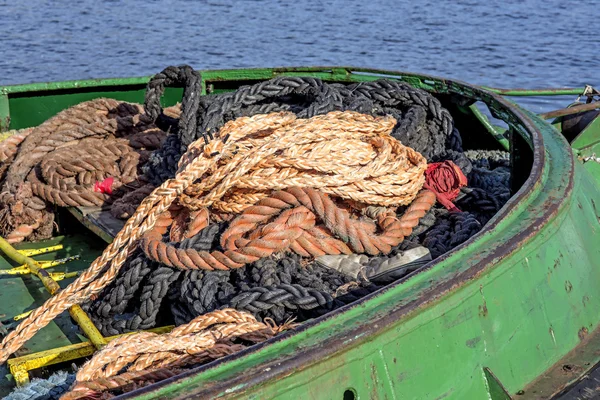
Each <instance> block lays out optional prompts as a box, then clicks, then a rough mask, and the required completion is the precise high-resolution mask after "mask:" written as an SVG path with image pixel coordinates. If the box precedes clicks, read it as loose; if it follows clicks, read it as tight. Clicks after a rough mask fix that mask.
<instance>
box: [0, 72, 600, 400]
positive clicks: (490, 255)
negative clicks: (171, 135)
mask: <svg viewBox="0 0 600 400" xmlns="http://www.w3.org/2000/svg"><path fill="white" fill-rule="evenodd" d="M276 75H301V76H315V77H319V78H321V79H324V80H328V81H342V82H354V81H362V80H373V79H378V78H380V77H381V76H382V75H385V76H386V77H391V78H398V79H403V80H405V81H407V82H409V83H411V84H412V85H414V86H417V87H421V88H423V89H426V90H429V91H431V92H434V93H438V94H440V95H441V96H447V97H451V96H452V97H454V98H456V99H457V102H458V103H460V107H462V108H461V109H464V110H468V109H469V108H468V106H469V105H470V104H471V103H472V102H473V101H481V102H483V103H485V104H487V105H488V107H489V108H490V109H491V111H492V113H493V114H494V115H495V116H496V117H498V118H501V119H503V120H504V121H505V122H506V123H508V125H509V129H508V131H506V132H502V131H501V130H495V131H493V128H492V133H494V132H495V133H496V135H495V136H496V138H497V139H498V140H499V141H500V143H504V145H506V146H509V147H510V150H511V152H512V154H513V157H512V160H513V166H514V167H515V169H517V172H519V171H518V168H523V173H522V174H521V176H519V174H518V173H517V174H516V176H515V177H514V178H513V180H514V182H513V184H514V185H515V187H517V186H520V185H521V184H522V186H520V189H519V190H518V191H517V192H516V194H515V195H514V196H513V197H512V198H511V200H510V201H509V202H508V203H507V204H506V205H505V206H504V208H503V209H502V210H501V211H500V212H499V213H498V214H497V215H496V217H495V218H494V219H493V220H492V221H490V222H489V223H488V225H487V226H486V229H484V230H483V231H482V232H480V233H479V234H478V235H476V236H475V237H473V238H471V239H470V240H469V241H468V242H466V243H464V244H463V245H461V246H460V247H458V248H456V249H455V250H454V251H452V252H450V253H448V254H446V255H444V256H442V257H440V258H438V259H436V260H435V262H433V263H431V264H430V265H427V266H425V267H424V268H423V269H421V270H419V271H417V272H415V273H413V274H412V275H410V276H408V277H406V278H404V279H402V280H400V281H397V282H395V283H394V284H392V285H390V286H388V287H386V288H385V289H384V290H381V291H379V292H377V293H374V294H373V295H371V296H368V297H366V298H364V299H362V300H361V301H359V302H356V303H354V304H352V305H351V306H347V307H344V308H342V309H339V310H336V311H335V312H333V313H330V314H328V315H326V316H324V317H322V318H320V319H318V320H315V321H311V322H309V323H306V324H304V325H303V326H301V327H300V328H299V329H297V330H295V331H293V332H288V333H286V334H284V335H281V336H279V337H277V338H275V339H273V340H270V341H268V342H266V343H263V344H261V345H257V346H253V347H251V348H249V349H247V350H245V351H243V352H240V353H238V354H235V355H232V356H229V357H226V358H223V359H221V360H218V361H215V362H213V363H211V364H207V365H205V366H202V367H199V368H197V369H194V370H191V371H188V372H186V373H185V374H183V375H180V376H178V377H175V378H172V379H169V380H167V381H163V382H160V383H158V384H154V385H151V386H148V387H145V388H143V389H140V390H138V391H136V392H132V393H129V394H127V395H125V396H123V397H138V398H184V397H185V398H188V397H197V398H217V397H228V398H237V397H240V398H261V399H262V398H289V399H296V398H311V399H331V398H340V399H342V398H343V399H352V398H361V399H367V398H390V399H395V398H402V399H413V398H414V399H442V398H452V399H494V400H495V399H507V398H510V397H512V396H519V398H547V397H548V396H550V395H552V394H554V393H557V392H558V391H560V390H561V388H563V387H564V386H565V385H567V384H569V383H570V382H572V381H574V380H575V379H576V378H578V377H579V376H580V375H581V374H582V373H583V372H585V371H586V370H588V369H590V368H591V367H592V366H593V365H594V364H596V363H597V362H598V361H600V352H598V351H597V350H598V348H600V345H598V344H597V343H596V342H597V341H598V340H596V337H597V336H598V333H597V332H596V331H597V329H598V327H599V323H600V313H599V312H598V310H600V296H599V295H598V293H599V290H598V289H599V287H600V263H599V260H600V236H599V235H598V231H599V229H600V168H599V166H600V165H596V164H597V163H594V162H591V163H590V162H587V163H585V164H584V163H582V162H581V161H579V159H578V156H583V155H585V154H588V153H589V154H591V152H592V151H593V150H595V149H596V147H597V146H598V141H599V140H600V129H599V128H598V127H597V126H596V125H594V126H590V127H588V129H586V130H585V131H584V132H583V133H582V134H581V135H580V137H579V139H578V140H579V143H585V145H584V146H581V147H580V148H577V146H574V147H575V148H572V147H571V146H570V145H569V143H567V141H566V140H565V139H564V138H563V136H562V135H561V134H560V133H559V132H558V131H557V130H556V129H555V128H554V127H553V126H552V125H550V124H548V123H547V122H545V121H543V120H542V119H540V118H539V117H537V116H536V115H534V114H532V113H530V112H527V111H525V110H523V109H521V108H519V107H518V106H516V105H515V104H513V103H511V102H509V101H508V100H506V99H505V98H503V97H502V96H501V95H499V94H497V93H494V92H493V91H491V90H485V89H483V88H480V87H476V86H472V85H468V84H464V83H461V82H457V81H453V80H448V79H440V78H435V77H429V76H422V75H416V74H406V73H398V72H391V71H374V70H357V69H353V70H350V69H348V68H307V69H302V68H288V69H259V70H232V71H206V72H204V74H203V79H204V82H203V88H204V90H205V92H206V91H207V92H209V93H215V92H219V91H223V90H231V89H233V88H235V87H237V86H239V85H241V84H247V83H252V82H254V81H257V80H263V79H268V78H271V77H273V76H276ZM146 81H147V78H135V79H123V80H118V79H113V80H100V81H86V82H64V83H57V84H40V85H23V86H15V87H6V88H0V118H3V119H2V120H3V121H4V127H5V128H7V127H8V126H9V125H10V128H13V129H14V128H23V127H26V126H32V125H36V124H38V123H40V122H41V121H43V120H45V119H47V118H48V117H49V116H51V115H53V114H55V113H56V112H58V111H60V110H61V109H64V108H66V107H68V106H70V105H72V104H76V103H78V102H81V101H84V100H88V99H91V98H95V97H99V96H107V97H114V98H117V99H123V100H129V101H137V102H141V101H142V99H143V92H144V84H145V82H146ZM180 96H181V91H180V90H178V89H170V90H168V92H167V95H166V97H165V104H172V103H174V102H175V101H177V100H179V99H180ZM467 100H470V101H467ZM7 117H10V120H8V119H7ZM573 143H576V141H574V142H573ZM528 170H530V173H529V174H527V173H525V171H528ZM565 360H569V364H568V365H569V368H568V371H567V370H565V369H564V368H563V366H564V365H565V364H564V362H566V361H565ZM560 371H562V374H561V372H560ZM550 378H551V379H550Z"/></svg>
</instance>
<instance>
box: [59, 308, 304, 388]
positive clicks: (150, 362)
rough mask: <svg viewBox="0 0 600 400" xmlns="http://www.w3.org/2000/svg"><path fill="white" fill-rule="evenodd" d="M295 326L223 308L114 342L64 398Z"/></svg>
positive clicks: (194, 360)
mask: <svg viewBox="0 0 600 400" xmlns="http://www.w3.org/2000/svg"><path fill="white" fill-rule="evenodd" d="M290 327H293V325H292V324H286V325H284V326H281V327H277V326H275V325H273V324H271V325H267V324H265V323H262V322H258V321H257V320H256V318H254V317H253V316H252V315H251V314H248V313H245V312H241V311H236V310H232V309H224V310H219V311H213V312H210V313H207V314H204V315H202V316H199V317H197V318H195V319H194V320H193V321H191V322H190V323H188V324H186V325H183V326H180V327H178V328H175V329H173V330H172V331H171V332H170V333H167V334H162V335H159V334H155V333H149V332H141V333H137V334H133V335H128V336H123V337H120V338H118V339H115V340H113V341H111V342H110V343H109V344H108V345H106V346H105V347H104V348H103V349H102V350H100V351H98V352H97V353H96V354H95V355H94V356H93V357H92V359H91V360H90V361H88V362H87V363H86V364H84V365H83V366H82V367H81V368H80V369H79V371H78V372H77V375H76V379H77V384H76V385H75V387H74V388H73V391H72V393H71V394H68V395H65V396H64V397H63V399H70V398H77V396H79V394H78V392H82V391H86V390H89V389H94V390H97V389H99V387H98V386H99V382H98V379H102V378H109V377H112V376H115V375H117V374H118V373H123V372H125V373H132V372H133V373H135V372H143V371H146V372H148V371H152V370H155V369H163V368H175V367H176V368H181V367H185V366H187V365H190V364H198V363H200V362H203V361H206V360H210V359H214V358H219V357H222V356H224V355H227V354H231V352H233V351H239V350H241V349H242V348H243V346H241V345H240V344H236V343H234V341H235V340H239V339H241V340H243V341H245V342H250V343H259V342H262V341H265V340H267V339H269V338H271V337H273V336H275V335H276V334H277V333H279V332H281V331H282V330H285V329H289V328H290ZM129 378H130V379H131V377H129ZM94 380H96V381H95V382H93V381H94ZM87 381H92V383H91V385H89V384H87V385H86V384H85V383H84V382H87ZM105 382H106V381H105ZM106 386H109V385H106ZM106 386H105V388H107V387H106Z"/></svg>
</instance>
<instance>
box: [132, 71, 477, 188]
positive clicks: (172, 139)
mask: <svg viewBox="0 0 600 400" xmlns="http://www.w3.org/2000/svg"><path fill="white" fill-rule="evenodd" d="M190 69H191V68H190V67H187V66H183V67H169V68H167V69H165V70H164V71H162V72H161V73H160V74H157V75H156V76H155V77H154V78H153V79H152V80H151V81H150V82H149V84H148V88H149V89H148V92H147V95H146V102H145V107H146V109H147V110H148V111H147V112H148V115H149V117H150V118H151V119H152V120H156V124H157V125H158V126H160V127H161V128H163V129H165V130H166V129H170V131H171V132H172V133H173V134H172V135H169V137H168V138H167V140H166V141H165V143H164V144H163V147H162V148H161V149H160V151H158V152H156V153H155V154H154V155H153V156H152V158H151V159H150V162H149V163H148V164H146V166H145V169H144V171H145V174H146V176H147V178H148V179H149V180H150V181H152V182H153V183H154V184H159V183H161V182H162V181H164V180H165V179H167V178H170V177H172V176H173V175H174V173H175V170H176V168H177V161H178V160H179V158H180V157H181V154H182V153H183V152H184V151H185V149H186V148H187V145H189V144H190V143H191V142H192V141H194V140H196V139H198V138H200V137H204V138H205V140H209V138H212V136H213V134H214V133H216V131H217V130H218V129H220V128H221V127H222V126H223V125H224V124H225V123H226V122H227V121H231V120H234V119H236V118H239V117H242V116H253V115H256V114H265V113H270V112H275V111H291V112H294V113H295V114H296V115H297V116H298V117H299V118H311V117H313V116H315V115H322V114H326V113H328V112H330V111H336V110H339V111H357V112H361V113H366V114H370V115H392V116H393V117H394V118H396V119H397V121H398V123H397V125H396V127H395V128H394V130H393V132H392V136H393V137H395V138H396V139H399V140H400V141H401V142H402V143H403V144H405V145H407V146H409V147H411V148H413V149H415V150H416V151H418V152H420V153H421V154H423V155H424V156H425V158H427V160H429V161H438V160H441V159H447V158H448V157H450V158H452V157H454V158H456V159H459V158H460V154H462V139H461V137H460V134H459V133H458V130H456V129H455V128H454V124H453V122H452V117H451V116H450V113H449V112H448V111H447V110H446V109H445V108H443V107H442V105H441V103H440V102H439V100H437V99H436V98H435V97H433V96H432V95H431V94H429V93H427V92H426V91H424V90H420V89H416V88H414V87H412V86H410V85H408V84H406V83H403V82H396V81H391V80H387V79H381V80H378V81H374V82H362V83H357V84H351V85H348V86H344V85H342V84H328V83H325V82H323V81H321V80H319V79H316V78H303V77H285V76H284V77H278V78H274V79H271V80H269V81H264V82H259V83H257V84H255V85H252V86H242V87H240V88H238V89H237V90H236V91H234V92H229V93H224V94H219V95H212V96H204V97H202V98H201V99H200V98H199V97H200V96H199V91H198V88H197V87H196V86H194V87H193V88H190V87H189V86H185V87H186V89H185V90H184V94H183V99H182V117H181V120H180V121H179V122H178V123H177V124H176V123H175V121H174V120H172V119H171V120H169V121H168V123H166V124H165V123H164V122H161V120H162V121H165V120H166V118H164V117H163V116H162V114H161V113H160V110H161V108H160V96H161V95H162V93H163V92H164V88H165V86H167V85H169V84H186V83H187V84H188V85H196V82H197V76H199V75H197V73H196V74H193V73H192V72H190ZM192 114H194V115H192ZM175 126H177V129H174V127H175ZM446 147H448V151H449V152H450V153H452V152H454V153H459V154H458V155H457V154H454V153H452V154H451V155H450V156H448V157H445V156H446V153H447V152H448V151H447V150H446ZM459 166H461V168H463V167H464V168H466V169H467V171H466V172H469V171H468V170H469V169H470V165H468V160H466V158H463V159H461V161H460V164H459Z"/></svg>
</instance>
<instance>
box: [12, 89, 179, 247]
mask: <svg viewBox="0 0 600 400" xmlns="http://www.w3.org/2000/svg"><path fill="white" fill-rule="evenodd" d="M170 112H173V110H170ZM165 136H166V133H165V132H162V131H161V130H160V129H157V128H156V127H155V126H154V125H153V124H152V123H151V122H150V121H149V120H148V118H147V117H145V116H144V114H143V109H142V107H141V106H139V105H135V104H129V103H123V102H119V101H116V100H112V99H97V100H92V101H88V102H84V103H81V104H78V105H76V106H73V107H71V108H69V109H67V110H64V111H62V112H60V113H59V114H57V115H56V116H54V117H53V118H50V119H49V120H48V121H46V122H44V123H43V124H41V125H40V126H38V127H35V128H30V129H28V130H23V131H19V132H17V133H16V134H14V135H12V136H10V137H9V138H8V139H6V140H5V141H3V142H1V144H0V165H1V166H0V170H1V171H0V179H2V175H4V172H3V171H5V174H6V176H5V178H4V180H3V182H2V187H1V188H0V192H1V194H0V209H2V211H1V212H0V233H3V234H4V235H5V236H7V237H8V238H9V239H10V241H12V242H16V241H20V240H23V239H25V238H33V239H43V238H47V237H50V236H51V234H52V222H53V214H52V212H51V211H50V210H49V209H48V207H47V205H48V204H52V205H58V206H61V207H67V206H101V205H104V204H107V203H110V202H112V201H113V200H114V199H115V198H119V197H121V196H122V195H123V194H125V193H126V192H128V191H130V190H133V189H136V188H137V187H139V186H140V185H141V184H142V182H140V181H139V178H140V176H139V173H140V167H141V166H142V164H144V163H145V161H146V160H147V158H148V157H149V154H150V152H151V151H152V150H155V149H157V148H159V147H160V145H161V143H162V141H163V140H164V138H165ZM107 178H108V181H107V183H110V184H105V185H98V184H99V183H103V182H104V181H105V180H106V179H107ZM98 188H100V189H102V190H98Z"/></svg>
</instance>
